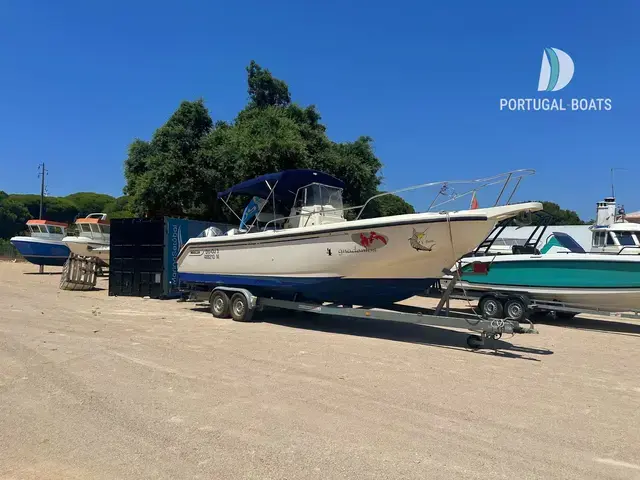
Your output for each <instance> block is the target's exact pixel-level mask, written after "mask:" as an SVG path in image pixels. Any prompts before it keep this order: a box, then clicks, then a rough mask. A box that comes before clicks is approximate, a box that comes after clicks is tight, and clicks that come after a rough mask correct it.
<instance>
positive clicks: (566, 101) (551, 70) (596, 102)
mask: <svg viewBox="0 0 640 480" xmlns="http://www.w3.org/2000/svg"><path fill="white" fill-rule="evenodd" d="M574 73H575V64H574V63H573V59H572V58H571V56H570V55H569V54H568V53H567V52H565V51H564V50H560V49H559V48H550V47H548V48H544V49H543V50H542V64H541V65H540V76H539V77H538V92H543V95H544V94H546V93H550V92H557V91H559V90H562V89H563V88H565V87H566V86H567V85H569V83H570V82H571V80H572V79H573V75H574ZM612 107H613V105H612V102H611V99H610V98H604V97H583V98H553V97H546V96H544V97H539V98H501V99H500V110H501V111H503V110H505V111H511V112H516V111H545V112H546V111H560V112H564V111H603V110H604V111H609V110H611V109H612Z"/></svg>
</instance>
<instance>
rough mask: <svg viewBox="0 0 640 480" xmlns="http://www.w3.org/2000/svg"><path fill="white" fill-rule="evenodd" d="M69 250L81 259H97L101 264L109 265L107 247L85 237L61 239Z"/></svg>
mask: <svg viewBox="0 0 640 480" xmlns="http://www.w3.org/2000/svg"><path fill="white" fill-rule="evenodd" d="M62 240H63V242H64V244H65V245H66V246H67V247H68V248H69V250H70V251H71V252H72V253H74V254H76V255H81V256H83V257H97V258H98V259H99V260H100V261H101V262H102V263H103V264H105V265H109V245H108V244H106V245H105V244H104V243H100V242H95V241H93V240H92V239H90V238H87V237H65V238H63V239H62Z"/></svg>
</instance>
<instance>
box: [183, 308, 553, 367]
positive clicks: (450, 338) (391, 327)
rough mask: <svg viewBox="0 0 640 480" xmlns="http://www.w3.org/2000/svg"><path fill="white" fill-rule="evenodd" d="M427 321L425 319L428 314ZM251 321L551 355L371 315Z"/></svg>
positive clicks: (291, 314)
mask: <svg viewBox="0 0 640 480" xmlns="http://www.w3.org/2000/svg"><path fill="white" fill-rule="evenodd" d="M192 310H194V311H200V312H203V313H204V312H206V313H208V314H209V315H211V313H210V311H209V309H208V308H206V307H192ZM402 310H403V311H404V310H406V311H411V310H413V307H404V306H403V308H402ZM426 320H428V317H427V318H426ZM229 321H232V320H229ZM253 321H254V322H263V323H272V324H274V325H280V326H283V327H288V328H300V329H303V330H313V331H318V332H325V333H336V334H342V335H354V336H359V337H369V338H379V339H383V340H392V341H396V342H406V343H414V344H420V345H430V346H435V347H440V348H451V349H455V350H464V351H468V352H472V353H477V354H484V355H494V356H499V357H504V358H515V359H521V360H531V361H536V362H539V361H540V359H539V358H535V357H534V356H542V355H551V354H553V352H552V351H551V350H546V349H539V348H530V347H520V346H517V345H513V344H512V343H510V342H507V341H505V340H496V341H493V342H488V343H487V344H486V345H485V346H484V347H483V348H481V349H477V350H474V349H471V348H469V347H468V345H467V338H468V337H469V335H470V334H471V333H472V332H464V331H457V330H449V329H446V328H440V327H432V326H428V325H418V324H411V323H403V322H392V321H387V320H375V319H370V318H369V319H360V318H353V317H342V316H334V315H318V314H313V313H307V312H296V311H289V310H277V309H265V310H264V311H262V312H256V313H255V314H254V316H253ZM509 338H515V339H516V340H517V338H518V336H515V337H509Z"/></svg>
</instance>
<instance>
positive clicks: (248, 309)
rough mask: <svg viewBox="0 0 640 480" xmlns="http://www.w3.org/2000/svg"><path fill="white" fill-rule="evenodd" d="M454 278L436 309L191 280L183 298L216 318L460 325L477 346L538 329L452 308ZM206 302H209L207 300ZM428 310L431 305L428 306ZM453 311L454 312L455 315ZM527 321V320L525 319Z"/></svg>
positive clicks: (248, 320)
mask: <svg viewBox="0 0 640 480" xmlns="http://www.w3.org/2000/svg"><path fill="white" fill-rule="evenodd" d="M454 285H455V282H451V283H450V285H449V288H447V289H446V290H445V291H444V293H443V294H442V297H441V300H440V302H439V304H438V306H437V307H436V309H435V311H434V312H433V313H422V312H420V313H408V312H402V311H398V310H388V309H381V308H365V307H355V306H352V305H337V304H317V303H310V302H305V301H302V302H297V301H291V300H279V299H274V298H267V297H259V296H256V295H254V294H252V293H251V292H250V291H249V290H248V289H246V288H238V287H226V286H216V287H214V288H213V289H212V288H211V287H212V285H205V284H198V285H195V284H191V285H189V286H187V287H186V288H183V289H182V293H183V297H182V301H188V302H201V304H200V305H202V306H207V307H208V308H210V310H211V313H212V314H213V316H214V317H216V318H229V317H231V318H232V319H233V320H235V321H238V322H250V321H251V320H252V318H253V314H254V312H256V311H262V310H263V309H264V308H269V307H270V308H279V309H284V310H293V311H298V312H307V313H315V314H320V315H333V316H342V317H351V318H362V319H374V320H385V321H392V322H401V323H410V324H415V325H425V326H434V327H448V328H460V329H465V330H470V331H472V332H475V333H474V334H471V335H469V336H468V337H467V345H468V346H469V347H470V348H473V349H477V348H481V347H485V346H487V347H490V348H495V346H492V345H490V343H492V342H494V341H495V340H499V339H500V338H501V337H502V335H503V334H516V333H538V332H537V330H535V328H533V324H532V323H531V322H529V321H528V320H524V321H523V324H526V327H523V326H522V325H521V323H520V322H519V321H517V320H514V319H510V318H506V319H504V318H481V317H478V316H477V315H474V314H468V313H462V312H452V311H451V310H450V309H449V296H450V295H451V293H452V291H453V287H454ZM204 302H206V303H204ZM425 310H429V309H425ZM452 314H453V315H452ZM525 322H528V323H525Z"/></svg>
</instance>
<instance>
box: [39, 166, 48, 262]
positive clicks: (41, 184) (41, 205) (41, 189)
mask: <svg viewBox="0 0 640 480" xmlns="http://www.w3.org/2000/svg"><path fill="white" fill-rule="evenodd" d="M40 168H42V171H40ZM38 172H39V173H38V174H39V175H41V182H40V216H39V218H40V220H42V209H43V207H44V177H45V175H46V174H47V169H46V168H44V162H42V163H41V164H40V165H38ZM39 271H40V273H44V265H40V269H39Z"/></svg>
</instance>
